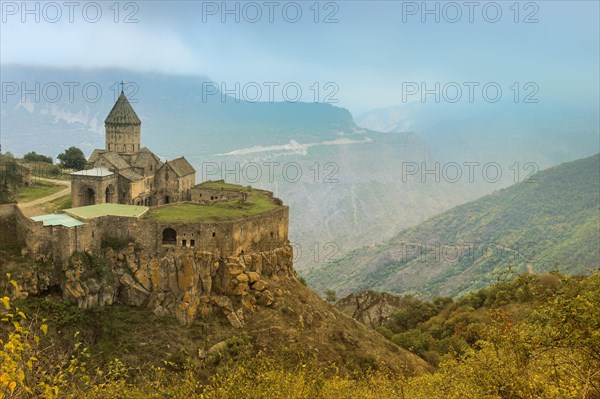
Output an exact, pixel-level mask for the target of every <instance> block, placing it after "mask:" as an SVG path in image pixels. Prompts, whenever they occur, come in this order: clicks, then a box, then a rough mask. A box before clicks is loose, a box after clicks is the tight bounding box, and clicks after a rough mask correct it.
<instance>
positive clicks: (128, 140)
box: [105, 124, 141, 152]
mask: <svg viewBox="0 0 600 399" xmlns="http://www.w3.org/2000/svg"><path fill="white" fill-rule="evenodd" d="M140 131H141V127H140V125H116V124H107V125H106V147H105V148H106V150H107V151H115V152H136V151H139V150H140Z"/></svg>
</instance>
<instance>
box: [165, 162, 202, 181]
mask: <svg viewBox="0 0 600 399" xmlns="http://www.w3.org/2000/svg"><path fill="white" fill-rule="evenodd" d="M166 165H169V166H170V167H171V169H173V171H174V172H175V173H176V174H177V176H179V177H183V176H187V175H190V174H192V173H196V169H194V167H193V166H192V165H190V163H189V162H188V161H187V159H185V158H184V157H180V158H177V159H174V160H172V161H168V162H166Z"/></svg>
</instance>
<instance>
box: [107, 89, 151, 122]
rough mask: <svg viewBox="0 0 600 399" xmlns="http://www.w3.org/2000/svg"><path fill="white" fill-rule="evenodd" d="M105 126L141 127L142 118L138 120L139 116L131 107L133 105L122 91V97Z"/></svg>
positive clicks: (111, 111)
mask: <svg viewBox="0 0 600 399" xmlns="http://www.w3.org/2000/svg"><path fill="white" fill-rule="evenodd" d="M104 124H111V125H141V124H142V121H140V118H138V116H137V114H136V113H135V111H134V110H133V108H132V107H131V104H129V101H128V100H127V97H125V93H123V92H122V91H121V95H120V96H119V98H118V99H117V102H116V103H115V105H114V106H113V108H112V109H111V110H110V113H109V114H108V116H107V117H106V119H105V120H104Z"/></svg>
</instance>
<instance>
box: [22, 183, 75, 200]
mask: <svg viewBox="0 0 600 399" xmlns="http://www.w3.org/2000/svg"><path fill="white" fill-rule="evenodd" d="M64 188H65V186H61V185H58V184H53V183H49V182H45V181H36V182H34V183H33V184H32V185H30V186H26V187H22V188H21V189H20V190H19V192H18V193H17V196H16V199H17V202H28V201H33V200H36V199H38V198H42V197H45V196H47V195H51V194H54V193H56V192H59V191H60V190H63V189H64Z"/></svg>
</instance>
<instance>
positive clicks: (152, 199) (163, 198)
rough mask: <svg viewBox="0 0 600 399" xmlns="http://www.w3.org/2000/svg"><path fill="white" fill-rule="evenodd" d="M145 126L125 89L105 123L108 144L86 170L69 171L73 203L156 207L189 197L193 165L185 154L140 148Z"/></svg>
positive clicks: (90, 159) (93, 155) (75, 204)
mask: <svg viewBox="0 0 600 399" xmlns="http://www.w3.org/2000/svg"><path fill="white" fill-rule="evenodd" d="M141 125H142V122H141V121H140V118H139V117H138V116H137V114H136V113H135V111H134V110H133V108H132V107H131V104H130V103H129V101H128V100H127V97H126V96H125V93H123V92H121V95H120V96H119V98H118V99H117V102H116V103H115V105H114V106H113V108H112V110H111V111H110V113H109V114H108V116H107V117H106V120H105V121H104V126H105V130H106V148H105V149H103V150H102V149H96V150H94V152H93V153H92V155H90V158H89V159H88V161H87V167H86V169H84V170H81V171H78V172H74V173H72V174H71V197H72V203H73V207H79V206H87V205H95V204H104V203H116V204H128V205H145V206H156V205H163V204H169V203H173V202H181V201H189V200H190V199H191V189H192V188H193V187H194V185H195V180H196V171H195V169H194V168H193V167H192V165H190V163H189V162H188V161H187V160H186V159H185V158H184V157H180V158H177V159H174V160H171V161H167V162H162V161H161V159H160V158H159V157H158V156H157V155H156V154H154V153H153V152H152V151H150V150H149V149H148V148H146V147H142V146H141Z"/></svg>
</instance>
